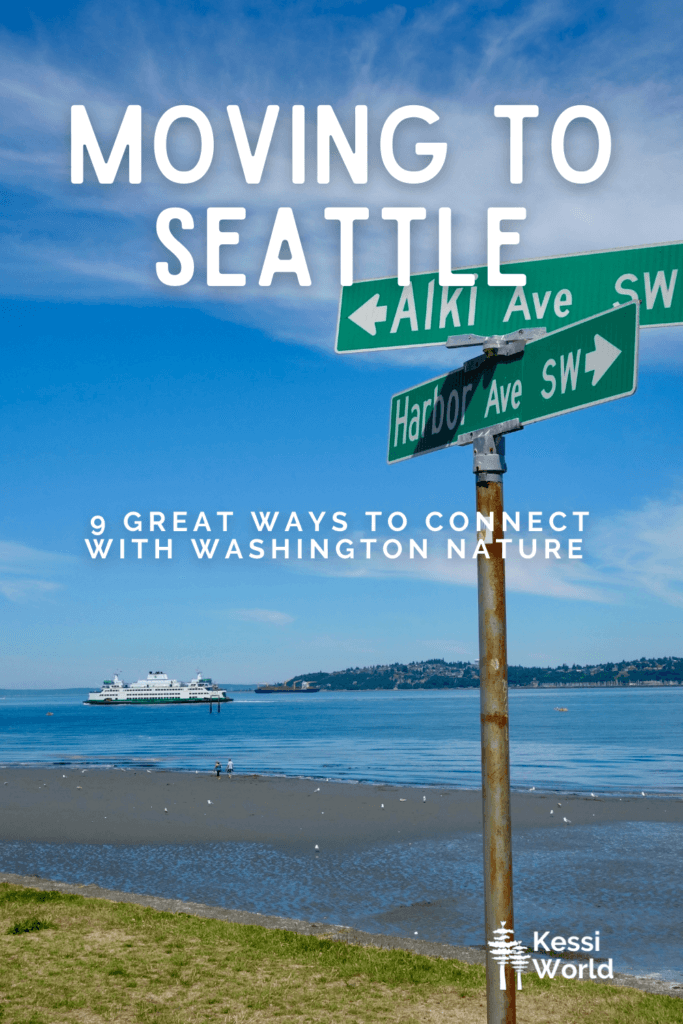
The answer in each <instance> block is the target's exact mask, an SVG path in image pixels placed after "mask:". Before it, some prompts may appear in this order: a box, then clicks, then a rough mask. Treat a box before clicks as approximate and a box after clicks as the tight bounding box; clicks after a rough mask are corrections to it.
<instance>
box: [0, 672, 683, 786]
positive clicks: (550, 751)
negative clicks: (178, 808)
mask: <svg viewBox="0 0 683 1024" xmlns="http://www.w3.org/2000/svg"><path fill="white" fill-rule="evenodd" d="M0 695H4V696H5V699H4V700H0V763H3V764H26V765H27V764H37V765H42V764H65V763H72V762H82V763H83V764H90V765H118V766H121V767H129V766H135V765H138V766H141V765H142V766H148V767H150V766H154V765H157V766H158V767H160V768H167V769H180V770H183V769H186V770H195V769H197V768H200V769H201V768H207V767H208V766H210V765H212V764H213V762H214V761H215V760H216V758H218V759H219V760H221V761H226V760H227V758H228V756H231V757H232V758H233V761H234V762H235V767H236V770H237V771H243V772H250V773H251V772H258V773H263V774H277V775H306V776H314V777H315V776H317V777H325V778H334V779H347V780H355V781H368V782H393V783H406V784H416V785H433V786H444V785H446V786H454V787H458V788H478V787H479V785H480V748H479V693H478V691H476V690H464V691H437V692H434V691H424V690H423V691H416V692H413V693H406V692H404V691H388V692H387V691H384V692H362V693H349V692H344V693H336V694H335V693H318V694H308V695H301V696H294V697H292V696H290V697H287V696H268V695H263V696H258V695H256V694H254V693H236V694H235V695H234V697H235V700H234V703H232V704H227V705H223V707H222V709H221V713H220V714H216V712H215V710H214V712H213V714H211V715H210V714H209V713H208V709H207V708H205V707H200V706H196V705H185V706H181V707H164V706H138V707H118V708H117V707H90V706H84V705H83V704H82V703H81V700H82V699H83V697H85V693H84V692H83V691H82V690H49V691H46V690H44V691H36V692H34V693H32V694H30V695H29V694H26V693H21V692H19V691H14V692H13V691H9V690H5V691H0ZM557 706H563V707H567V708H568V709H569V710H568V711H567V712H566V713H564V712H559V711H556V710H555V708H556V707H557ZM48 711H52V712H53V715H52V716H48V714H47V712H48ZM510 738H511V771H512V784H513V786H514V787H516V788H518V789H526V788H530V787H531V786H535V787H536V788H537V789H545V790H558V791H562V792H566V791H573V792H586V791H591V790H592V791H599V792H601V793H624V794H625V793H633V792H636V793H640V792H641V791H642V790H645V791H646V792H647V793H648V794H673V793H683V687H682V688H672V689H669V688H661V689H658V688H657V689H655V688H648V689H635V688H632V689H627V690H613V689H609V690H566V691H561V690H547V691H538V690H535V691H519V690H512V691H511V692H510Z"/></svg>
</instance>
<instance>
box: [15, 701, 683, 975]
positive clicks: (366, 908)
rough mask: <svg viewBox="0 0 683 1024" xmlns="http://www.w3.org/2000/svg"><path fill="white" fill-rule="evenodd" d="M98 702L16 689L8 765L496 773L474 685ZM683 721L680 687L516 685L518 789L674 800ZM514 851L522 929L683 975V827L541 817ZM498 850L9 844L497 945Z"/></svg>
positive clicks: (82, 871) (133, 880)
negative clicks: (486, 903) (492, 912)
mask: <svg viewBox="0 0 683 1024" xmlns="http://www.w3.org/2000/svg"><path fill="white" fill-rule="evenodd" d="M84 696H85V694H84V693H83V691H80V690H61V691H58V690H51V691H34V692H33V693H31V694H26V693H25V692H24V693H22V692H19V691H9V690H5V691H0V698H4V699H0V745H1V746H0V763H2V764H5V765H20V764H21V765H56V764H78V765H83V766H85V765H89V766H93V767H98V766H99V767H103V768H104V767H107V766H119V767H132V766H144V767H152V768H153V767H158V768H163V769H179V770H196V769H209V768H210V767H211V765H212V764H213V762H214V761H215V760H216V758H217V757H218V758H219V759H220V760H222V761H223V762H225V761H226V760H227V758H228V756H232V758H233V760H234V762H235V766H236V770H237V771H238V772H248V773H253V772H257V773H261V774H272V775H294V776H309V777H318V778H330V779H343V780H347V781H366V782H378V783H379V782H389V783H402V784H408V785H409V784H416V785H420V786H430V785H434V786H440V787H444V786H453V787H458V788H474V787H478V786H479V784H480V772H479V759H480V750H479V694H478V692H477V691H474V690H465V691H440V692H439V691H437V692H434V691H417V692H412V693H411V692H404V691H390V692H362V693H350V692H345V693H319V694H310V695H301V696H297V697H278V696H267V695H263V696H259V695H256V694H254V693H246V692H244V693H239V692H238V693H235V694H234V697H235V700H234V703H231V704H227V705H223V707H222V709H221V713H220V714H217V713H216V711H215V709H214V712H213V713H212V714H211V715H210V714H209V713H208V709H207V708H204V707H197V706H183V707H164V706H146V707H145V706H138V707H121V708H115V707H89V706H84V705H82V704H81V703H80V702H81V701H82V699H83V697H84ZM557 706H563V707H567V708H568V709H569V710H568V711H567V712H558V711H556V710H555V708H556V707H557ZM48 711H51V712H53V713H52V715H48ZM682 727H683V688H681V689H679V688H672V689H669V688H666V689H664V688H662V689H654V688H647V689H636V688H632V689H623V690H621V689H620V690H615V689H609V690H565V691H562V690H546V691H538V690H536V691H519V690H513V691H511V693H510V735H511V768H512V784H513V787H515V788H517V789H530V788H531V787H532V786H534V787H535V788H536V789H537V790H546V791H557V792H563V793H567V792H576V793H582V792H586V791H593V792H596V793H603V794H621V795H625V794H631V793H638V794H639V793H640V792H641V791H645V792H646V793H647V794H648V795H654V796H656V795H660V796H667V795H669V796H677V795H679V794H681V793H683V774H682V768H683V728H682ZM0 838H1V837H0ZM513 845H514V862H515V900H516V922H517V933H518V934H521V935H522V936H523V941H530V940H531V938H532V935H533V931H534V930H535V929H542V930H545V929H550V930H551V934H558V933H559V934H564V935H567V934H579V935H581V934H588V933H589V932H592V931H594V930H595V929H596V928H599V929H600V930H601V932H602V935H603V950H604V955H605V956H612V957H614V966H615V970H622V971H627V972H630V973H641V974H642V973H656V974H659V975H661V976H663V977H665V978H669V979H671V980H676V981H679V982H681V981H683V972H682V971H681V967H680V964H681V951H682V950H683V915H682V914H681V906H682V905H683V874H682V872H681V868H680V865H681V862H682V861H683V857H682V856H681V854H682V853H683V826H680V825H675V824H667V823H642V822H638V823H634V822H626V823H622V824H613V825H607V826H580V827H572V828H568V829H562V830H549V829H526V830H521V831H516V832H515V836H514V844H513ZM481 852H482V851H481V836H480V835H476V834H465V835H460V836H457V837H456V838H454V839H453V840H438V841H435V840H425V841H422V842H417V843H413V844H412V845H410V846H409V847H407V846H406V845H405V844H383V845H381V846H377V847H374V848H371V849H364V850H360V851H357V852H356V853H348V852H346V853H344V854H343V855H341V854H328V853H326V852H325V851H321V854H320V856H319V857H318V858H314V856H313V854H311V855H307V856H304V855H300V854H291V853H286V852H283V851H281V850H277V849H274V848H272V847H269V846H266V845H264V844H258V843H230V844H228V843H204V844H195V845H192V844H175V845H168V846H156V845H138V846H119V845H117V846H116V847H114V846H108V845H102V846H94V845H88V844H50V843H14V842H1V841H0V869H2V870H5V871H15V872H17V873H20V874H34V873H35V874H39V875H42V876H44V877H49V878H55V879H60V880H64V881H71V882H81V883H87V882H95V883H97V884H99V885H102V886H105V887H113V888H117V889H121V890H125V891H130V892H146V893H150V894H153V895H159V896H168V897H173V898H181V899H189V900H196V901H199V902H204V903H210V904H216V905H220V906H227V907H238V908H240V909H244V910H254V911H257V912H260V913H266V914H269V913H270V914H283V915H285V916H289V917H298V918H304V919H309V920H318V921H330V922H333V923H340V924H345V925H354V926H355V927H358V928H361V929H364V930H367V931H375V932H382V933H386V934H400V935H412V934H413V933H414V932H415V931H418V932H419V934H420V936H421V937H422V938H426V939H432V940H434V941H444V942H450V943H454V944H472V945H476V944H480V943H481V942H483V935H482V918H483V896H482V878H481Z"/></svg>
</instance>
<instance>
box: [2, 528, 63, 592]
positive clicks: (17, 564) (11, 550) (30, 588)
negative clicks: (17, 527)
mask: <svg viewBox="0 0 683 1024" xmlns="http://www.w3.org/2000/svg"><path fill="white" fill-rule="evenodd" d="M75 563H76V559H74V558H72V557H71V556H69V555H62V554H58V553H56V552H52V551H40V550H38V549H37V548H30V547H27V546H26V545H25V544H14V543H12V542H10V541H0V594H2V595H3V596H4V597H6V598H7V600H8V601H16V602H21V601H30V600H36V599H39V598H41V597H46V596H47V595H48V594H51V593H53V592H54V591H56V590H60V589H61V586H62V584H61V583H59V582H58V581H56V580H55V579H51V578H50V577H54V576H58V575H60V574H61V573H63V572H64V571H65V570H66V569H68V568H69V567H71V566H73V565H75ZM45 577H47V578H45Z"/></svg>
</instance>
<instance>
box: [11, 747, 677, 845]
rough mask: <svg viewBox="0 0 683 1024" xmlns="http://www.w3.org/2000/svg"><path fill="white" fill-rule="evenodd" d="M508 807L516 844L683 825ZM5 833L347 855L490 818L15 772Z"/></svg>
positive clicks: (53, 771)
mask: <svg viewBox="0 0 683 1024" xmlns="http://www.w3.org/2000/svg"><path fill="white" fill-rule="evenodd" d="M382 805H384V806H382ZM511 805H512V823H513V833H514V831H515V830H517V829H528V828H545V829H548V828H550V829H556V828H567V827H569V825H570V824H571V825H573V826H577V825H601V824H612V823H617V822H666V823H667V824H671V823H676V824H680V823H683V800H682V799H681V798H680V797H674V796H672V797H666V796H645V797H643V796H639V797H636V796H623V797H618V796H606V795H596V796H595V797H591V796H589V795H586V794H564V793H545V792H536V791H534V792H519V791H513V792H512V801H511ZM551 811H552V812H553V813H552V814H551V813H550V812H551ZM564 818H568V819H569V822H568V823H565V822H564V821H563V819H564ZM0 822H1V823H2V824H1V825H0V840H2V841H4V842H13V841H16V842H45V843H50V842H57V843H64V842H69V843H95V844H98V843H99V844H101V843H109V844H144V843H162V844H164V843H165V844H168V843H170V844H174V843H186V842H257V843H266V844H268V845H271V846H275V847H278V848H280V849H287V850H290V851H291V850H294V851H304V850H311V849H312V848H313V846H314V845H315V844H316V843H317V844H323V845H324V846H325V849H327V850H330V849H337V850H341V849H345V848H354V849H360V848H364V847H367V846H371V845H376V844H378V843H387V842H401V843H403V842H409V843H410V842H416V841H419V840H423V839H444V838H452V837H454V836H457V835H458V834H462V833H464V832H477V831H481V828H482V810H481V791H480V790H464V789H462V790H461V789H449V788H447V787H437V786H399V785H395V784H389V783H365V782H348V781H329V782H327V781H325V780H323V779H315V778H309V777H305V778H301V777H289V776H268V775H235V776H233V778H232V779H229V778H227V777H226V776H223V777H221V778H220V779H217V778H216V777H215V776H213V775H211V774H209V773H208V772H204V773H199V772H191V771H185V772H182V771H181V772H179V771H164V770H159V769H146V768H138V769H126V770H121V769H117V768H110V769H106V768H81V767H79V768H74V767H67V766H60V767H56V768H47V767H12V768H4V769H1V770H0Z"/></svg>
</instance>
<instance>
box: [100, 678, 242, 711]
mask: <svg viewBox="0 0 683 1024" xmlns="http://www.w3.org/2000/svg"><path fill="white" fill-rule="evenodd" d="M232 699H233V698H232V697H228V696H226V693H225V690H220V689H219V688H218V687H217V686H216V684H215V683H213V682H212V680H211V679H205V678H204V677H203V676H202V674H201V672H198V673H197V676H196V678H195V679H193V680H192V681H191V682H189V683H179V682H178V680H177V679H169V678H168V676H167V675H166V673H165V672H150V673H149V675H148V676H147V678H146V679H138V681H137V683H130V684H127V683H124V681H123V680H122V679H119V677H118V675H117V674H116V673H115V674H114V678H113V679H105V681H104V683H103V685H102V689H101V690H95V691H94V692H93V693H89V694H88V699H87V700H84V701H83V703H84V704H207V703H209V702H210V701H211V702H212V701H216V702H218V703H220V704H222V703H226V702H227V701H231V700H232Z"/></svg>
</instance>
